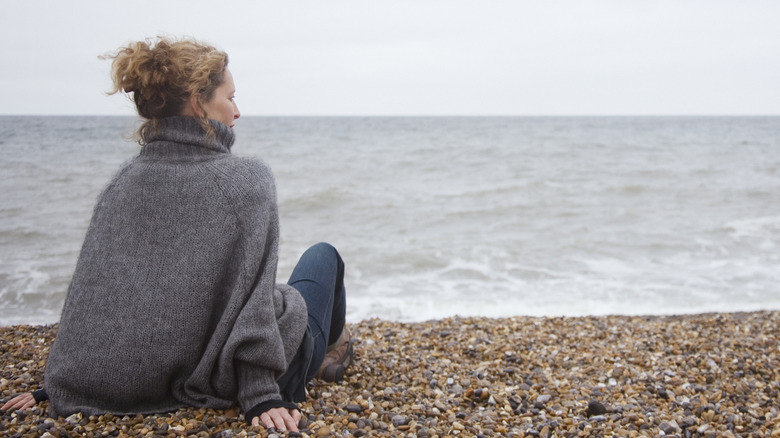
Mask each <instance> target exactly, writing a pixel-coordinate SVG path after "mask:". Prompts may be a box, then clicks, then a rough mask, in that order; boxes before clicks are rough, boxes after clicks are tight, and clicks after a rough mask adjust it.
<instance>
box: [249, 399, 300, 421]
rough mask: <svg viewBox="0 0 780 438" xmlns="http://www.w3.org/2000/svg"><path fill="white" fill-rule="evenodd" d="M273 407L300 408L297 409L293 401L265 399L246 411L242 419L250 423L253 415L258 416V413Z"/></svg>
mask: <svg viewBox="0 0 780 438" xmlns="http://www.w3.org/2000/svg"><path fill="white" fill-rule="evenodd" d="M274 408H287V409H295V410H296V411H298V410H300V409H298V406H297V405H296V404H295V403H290V402H286V401H284V400H266V401H264V402H262V403H260V404H259V405H256V406H255V407H253V408H252V409H250V410H248V411H246V413H245V414H244V420H246V422H247V423H249V424H252V419H253V418H255V417H259V416H260V414H262V413H263V412H266V411H269V410H271V409H274Z"/></svg>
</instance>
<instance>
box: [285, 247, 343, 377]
mask: <svg viewBox="0 0 780 438" xmlns="http://www.w3.org/2000/svg"><path fill="white" fill-rule="evenodd" d="M287 284H289V285H290V286H292V287H294V288H295V289H296V290H297V291H298V292H300V294H301V296H302V297H303V299H304V301H306V308H307V310H308V313H309V324H308V330H307V331H308V334H309V335H310V336H311V338H310V339H311V341H313V342H312V344H313V345H311V344H310V348H311V350H312V352H311V353H310V354H311V356H310V358H311V360H310V362H309V364H308V368H307V370H306V380H305V381H306V382H308V381H309V380H311V379H312V378H313V377H314V376H315V375H316V374H317V371H318V370H319V368H320V365H321V364H322V360H323V359H324V358H325V353H326V350H327V348H328V344H329V343H330V342H331V341H332V342H335V341H336V339H337V338H338V336H339V335H340V334H341V331H342V330H344V324H345V316H346V311H347V300H346V292H345V289H344V261H343V260H341V256H340V255H339V253H338V251H336V248H334V247H333V246H331V245H330V244H327V243H318V244H316V245H314V246H312V247H311V248H309V249H307V250H306V252H304V253H303V255H302V256H301V258H300V260H298V264H297V265H296V266H295V269H293V272H292V275H290V279H289V280H288V281H287ZM307 336H308V335H307ZM305 344H307V342H304V343H303V344H302V346H301V349H303V348H308V347H309V346H307V347H304V345H305ZM307 355H308V354H298V355H296V356H295V358H293V363H291V364H290V366H289V367H288V369H289V370H294V369H299V366H300V365H301V364H298V363H296V361H300V360H302V358H303V357H305V356H307Z"/></svg>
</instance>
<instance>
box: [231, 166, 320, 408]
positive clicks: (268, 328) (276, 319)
mask: <svg viewBox="0 0 780 438" xmlns="http://www.w3.org/2000/svg"><path fill="white" fill-rule="evenodd" d="M251 164H254V166H253V167H252V171H253V173H255V175H251V176H250V177H249V178H247V179H246V180H247V181H256V182H257V184H255V185H250V186H249V187H248V188H246V193H240V192H239V195H241V197H243V199H239V202H237V209H238V215H239V217H240V218H241V221H242V233H243V235H244V238H242V240H241V242H240V244H241V245H242V246H243V247H244V249H243V251H242V252H243V254H244V256H242V257H241V259H242V260H243V261H244V263H245V264H244V266H243V267H242V273H241V276H242V277H243V281H244V282H245V283H246V284H250V286H249V290H248V294H247V296H246V297H244V299H243V301H242V302H241V303H240V305H241V308H240V310H239V313H238V315H237V318H236V320H235V323H234V324H233V328H232V330H231V333H230V335H229V337H228V339H227V342H226V345H225V349H224V350H223V353H224V354H226V356H223V359H224V360H229V361H230V362H231V364H232V366H234V367H235V370H234V373H235V374H234V375H235V378H236V385H237V398H238V402H239V403H240V405H241V407H242V409H243V410H244V412H248V411H250V410H252V409H253V408H256V407H257V406H258V405H261V404H263V403H266V402H270V401H273V400H277V401H281V400H282V397H281V395H280V394H279V387H278V385H277V383H276V379H278V378H279V377H280V376H281V375H282V374H283V373H284V371H285V370H286V368H287V366H288V365H289V363H290V361H291V360H292V357H293V356H294V355H295V352H296V351H297V349H298V346H299V345H300V342H301V339H303V335H304V332H305V329H306V319H307V312H306V304H305V302H304V301H303V298H302V297H301V296H300V294H299V293H298V292H297V291H296V290H295V289H293V288H291V287H285V286H280V287H277V286H276V269H277V257H278V256H277V253H278V241H279V229H278V211H277V206H276V192H275V185H274V181H273V178H272V176H271V174H270V170H268V169H267V167H265V166H263V165H260V166H257V165H256V162H255V163H251ZM255 166H256V167H255ZM241 188H244V187H243V186H242V187H241Z"/></svg>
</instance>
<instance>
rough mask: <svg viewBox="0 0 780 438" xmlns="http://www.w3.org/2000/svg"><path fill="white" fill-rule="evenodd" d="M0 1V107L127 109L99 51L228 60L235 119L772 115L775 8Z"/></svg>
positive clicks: (777, 33)
mask: <svg viewBox="0 0 780 438" xmlns="http://www.w3.org/2000/svg"><path fill="white" fill-rule="evenodd" d="M218 4H220V3H219V2H214V1H210V2H205V1H192V0H187V1H170V0H169V1H159V0H153V1H146V0H144V1H133V2H121V3H120V2H116V1H110V0H76V1H59V0H58V1H54V0H52V1H40V0H24V1H7V2H4V3H3V7H2V15H1V16H0V53H2V55H3V61H2V66H1V67H0V71H2V79H3V80H2V81H0V114H90V115H91V114H124V115H131V114H134V113H133V109H132V105H131V104H130V103H129V102H128V101H127V99H125V98H124V97H122V96H110V97H107V96H106V95H105V94H104V91H106V90H107V89H108V88H109V86H110V83H109V79H108V72H109V67H110V66H109V62H108V61H101V60H98V58H97V56H98V55H100V54H102V53H106V52H110V51H113V50H115V49H116V48H118V47H119V46H121V45H123V44H125V43H127V42H130V41H135V40H140V39H144V38H146V37H149V36H155V35H159V34H165V35H170V36H192V37H195V38H198V39H200V40H203V41H206V42H209V43H211V44H213V45H215V46H217V47H219V48H221V49H223V50H225V51H227V52H228V54H229V55H230V59H231V61H230V67H231V70H232V72H233V76H234V78H235V81H236V87H237V93H236V98H237V102H238V105H239V108H240V109H241V112H242V114H243V115H753V114H760V115H778V114H780V25H778V22H780V21H779V20H778V18H779V17H780V2H778V1H773V0H764V1H752V0H730V1H726V0H690V1H689V0H674V1H667V0H642V1H633V0H593V1H589V0H578V1H555V0H546V1H545V0H534V1H524V0H517V1H491V0H473V1H462V0H442V1H439V0H430V1H429V0H411V1H407V0H386V1H382V2H380V1H372V0H353V1H347V0H320V1H293V0H290V1H281V0H280V1H275V2H270V1H263V0H259V1H258V0H232V1H230V2H222V3H221V4H222V5H224V6H217V5H218Z"/></svg>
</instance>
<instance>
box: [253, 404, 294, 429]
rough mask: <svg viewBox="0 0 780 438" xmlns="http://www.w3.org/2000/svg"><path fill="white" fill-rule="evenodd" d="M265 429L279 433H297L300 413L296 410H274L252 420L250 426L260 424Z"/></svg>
mask: <svg viewBox="0 0 780 438" xmlns="http://www.w3.org/2000/svg"><path fill="white" fill-rule="evenodd" d="M261 421H262V422H263V425H264V426H265V427H266V428H267V429H271V428H274V429H276V430H278V431H281V432H286V431H290V432H298V422H299V421H301V411H299V410H297V409H287V408H274V409H269V410H267V411H266V412H263V413H262V414H260V416H259V417H254V418H252V426H259V425H260V422H261Z"/></svg>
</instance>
